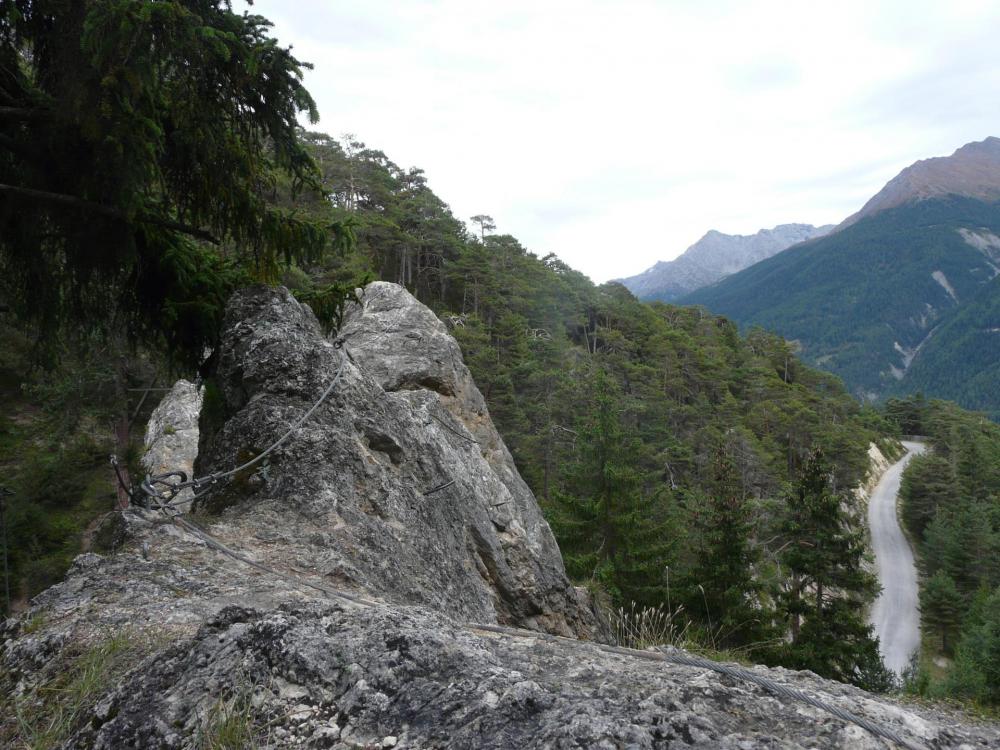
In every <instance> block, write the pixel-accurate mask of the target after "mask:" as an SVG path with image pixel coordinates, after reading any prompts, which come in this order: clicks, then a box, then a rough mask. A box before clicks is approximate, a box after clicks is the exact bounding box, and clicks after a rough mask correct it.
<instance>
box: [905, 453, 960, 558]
mask: <svg viewBox="0 0 1000 750" xmlns="http://www.w3.org/2000/svg"><path fill="white" fill-rule="evenodd" d="M900 493H901V497H902V498H903V506H902V513H903V521H904V522H905V523H906V525H907V527H908V528H909V530H910V532H911V533H912V534H913V535H914V536H915V537H916V538H917V539H920V538H921V537H922V536H923V534H924V529H925V528H927V524H929V523H930V522H931V521H932V520H933V519H934V517H935V515H936V514H937V512H938V508H945V509H949V508H952V507H953V506H954V505H955V503H956V502H957V500H958V484H957V478H956V476H955V472H954V471H953V470H952V465H951V462H949V461H948V460H947V459H946V458H944V457H942V456H938V455H936V454H933V453H930V454H925V455H922V456H915V457H914V458H913V460H912V461H911V465H910V466H909V467H908V468H907V471H906V475H905V476H904V477H903V481H902V483H901V487H900Z"/></svg>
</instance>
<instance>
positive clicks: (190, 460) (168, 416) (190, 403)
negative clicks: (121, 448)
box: [142, 380, 203, 509]
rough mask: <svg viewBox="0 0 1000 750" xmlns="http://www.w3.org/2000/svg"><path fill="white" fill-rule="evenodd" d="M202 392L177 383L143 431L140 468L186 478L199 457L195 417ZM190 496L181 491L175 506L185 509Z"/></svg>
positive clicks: (181, 382)
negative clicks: (143, 448)
mask: <svg viewBox="0 0 1000 750" xmlns="http://www.w3.org/2000/svg"><path fill="white" fill-rule="evenodd" d="M202 397H203V389H201V388H198V387H197V386H196V385H195V384H194V383H190V382H188V381H187V380H178V381H177V382H176V383H175V384H174V387H173V388H171V389H170V391H168V392H167V395H166V396H164V397H163V400H162V401H160V403H159V405H158V406H157V407H156V408H155V409H154V410H153V413H152V414H151V415H150V417H149V423H148V425H147V427H146V452H145V454H143V457H142V465H143V468H145V470H146V472H147V473H149V474H163V473H165V472H169V471H183V472H184V473H185V474H186V475H187V476H188V478H189V479H190V478H191V476H192V472H193V471H194V461H195V458H196V457H197V456H198V417H199V415H200V414H201V403H202ZM192 495H193V493H192V491H191V490H190V489H185V490H181V492H180V493H179V495H178V503H177V504H178V506H179V507H180V508H182V509H186V506H187V504H188V503H190V501H191V497H192Z"/></svg>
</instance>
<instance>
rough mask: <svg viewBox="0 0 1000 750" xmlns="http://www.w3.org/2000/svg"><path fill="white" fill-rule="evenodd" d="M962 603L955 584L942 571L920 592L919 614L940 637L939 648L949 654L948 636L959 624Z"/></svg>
mask: <svg viewBox="0 0 1000 750" xmlns="http://www.w3.org/2000/svg"><path fill="white" fill-rule="evenodd" d="M963 604H964V601H963V599H962V595H961V594H960V593H959V591H958V588H957V587H956V586H955V582H954V581H953V580H952V579H951V577H950V576H948V574H947V573H945V572H944V571H939V572H938V573H935V574H934V575H933V576H932V577H931V578H930V580H928V581H927V583H926V584H925V585H924V588H923V590H922V591H921V592H920V614H921V616H922V618H923V621H924V623H926V624H927V625H928V626H929V627H930V628H931V629H933V630H936V631H937V632H938V633H940V635H941V648H942V650H944V652H945V653H949V652H950V648H951V647H950V644H949V643H948V636H949V635H950V634H951V633H952V632H954V631H955V630H956V629H957V628H958V626H959V624H960V622H961V612H962V607H963Z"/></svg>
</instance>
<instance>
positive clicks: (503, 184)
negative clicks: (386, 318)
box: [235, 0, 1000, 282]
mask: <svg viewBox="0 0 1000 750" xmlns="http://www.w3.org/2000/svg"><path fill="white" fill-rule="evenodd" d="M235 7H237V8H240V7H241V6H240V3H236V4H235ZM244 7H245V6H244ZM253 12H256V13H259V14H261V15H263V16H265V17H267V18H269V19H270V20H271V21H273V22H274V24H275V28H274V34H275V36H276V37H277V38H278V39H279V40H280V41H281V42H282V43H283V44H285V45H292V46H293V49H294V53H295V54H296V56H297V57H298V58H299V59H301V60H306V61H309V62H311V63H312V64H313V65H314V66H315V67H314V69H313V70H311V71H308V72H307V74H306V85H307V88H308V89H309V90H310V92H311V93H312V95H313V97H314V98H315V100H316V103H317V105H318V108H319V111H320V116H321V120H320V122H319V123H318V125H315V126H310V127H312V128H313V129H316V130H321V131H323V132H326V133H329V134H330V135H334V136H340V135H343V134H345V133H352V134H354V135H355V136H356V137H357V138H358V139H359V140H361V141H363V142H365V143H366V144H367V145H368V146H370V147H372V148H376V149H380V150H382V151H384V152H385V153H386V155H387V156H388V157H389V158H390V159H391V160H392V161H394V162H395V163H396V164H398V165H400V166H401V167H404V168H407V167H412V166H415V167H420V168H422V169H423V170H425V172H426V175H427V177H428V181H429V185H430V187H431V188H432V189H433V190H434V192H435V193H436V194H437V195H438V196H439V197H440V198H441V199H442V200H444V201H445V202H447V203H448V204H449V205H450V206H451V208H452V211H453V212H454V214H455V215H456V216H457V217H458V218H460V219H462V220H465V221H468V219H469V217H471V216H473V215H475V214H484V213H485V214H489V215H490V216H492V217H493V218H494V220H495V221H496V225H497V230H496V231H497V232H499V233H505V234H512V235H514V236H515V237H517V238H518V239H519V240H520V241H521V242H522V244H524V245H525V246H526V247H528V248H529V249H530V250H531V251H532V252H535V253H536V254H538V255H545V254H547V253H550V252H553V253H556V254H557V255H558V256H559V257H560V258H562V259H563V260H564V261H566V262H567V263H569V264H570V265H571V266H573V267H574V268H577V269H579V270H581V271H583V272H584V273H586V274H587V275H588V276H590V277H591V278H592V279H593V280H594V281H597V282H603V281H607V280H609V279H612V278H618V277H622V276H629V275H633V274H636V273H639V272H641V271H643V270H645V269H646V268H648V267H649V266H651V265H653V264H654V263H655V262H656V261H658V260H670V259H671V258H674V257H676V256H677V255H679V254H681V253H682V252H683V251H684V250H685V249H686V248H687V247H688V246H689V245H691V244H693V243H694V242H696V241H697V240H698V239H699V238H700V237H701V236H702V235H703V234H704V233H705V232H706V231H708V230H709V229H716V230H718V231H721V232H726V233H730V234H752V233H754V232H756V231H757V230H758V229H761V228H764V227H768V228H769V227H772V226H774V225H776V224H782V223H790V222H803V223H811V224H817V225H818V224H827V223H838V222H840V221H841V220H842V219H844V218H846V217H847V216H848V215H850V214H851V213H853V212H854V211H856V210H857V209H859V208H860V207H861V206H862V205H863V204H864V202H865V201H866V200H867V199H868V198H870V197H871V196H872V195H874V194H875V193H876V192H877V191H878V190H879V189H880V188H881V187H882V186H883V185H884V184H885V183H886V182H887V181H888V180H890V179H891V178H892V177H893V176H895V175H896V174H897V173H898V172H899V171H900V170H901V169H902V168H904V167H906V166H908V165H909V164H911V163H913V162H914V161H916V160H918V159H922V158H927V157H930V156H941V155H945V154H950V153H951V152H953V151H954V150H955V149H956V148H958V147H959V146H961V145H963V144H965V143H968V142H970V141H977V140H982V139H983V138H985V137H987V136H989V135H997V136H1000V45H998V43H997V39H998V38H1000V3H997V2H995V1H994V0H939V1H937V2H923V1H922V0H906V1H905V2H895V1H892V0H881V1H880V0H866V1H865V2H854V1H853V0H840V1H839V2H836V3H831V2H826V3H814V2H802V0H797V1H796V2H763V1H756V0H743V1H742V2H737V1H733V2H728V1H726V0H700V1H699V0H690V1H688V0H661V1H660V2H642V1H639V0H617V1H614V2H612V1H611V0H603V1H597V0H574V1H573V2H562V1H561V0H533V1H532V2H524V1H522V0H505V1H504V2H496V0H494V1H493V2H479V1H478V0H440V1H438V2H423V1H420V0H408V1H406V2H391V1H389V0H359V1H356V2H355V1H352V0H294V1H292V0H284V1H283V2H282V1H280V0H256V2H254V5H253Z"/></svg>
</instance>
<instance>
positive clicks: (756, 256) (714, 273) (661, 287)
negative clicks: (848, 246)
mask: <svg viewBox="0 0 1000 750" xmlns="http://www.w3.org/2000/svg"><path fill="white" fill-rule="evenodd" d="M831 229H833V226H832V225H827V226H822V227H814V226H813V225H812V224H779V225H778V226H776V227H775V228H774V229H761V230H760V231H759V232H757V234H749V235H743V234H723V233H722V232H717V231H715V230H714V229H713V230H711V231H709V232H708V233H707V234H706V235H705V236H704V237H702V238H701V239H700V240H698V241H697V242H696V243H694V244H693V245H691V247H689V248H688V249H687V250H685V251H684V254H683V255H681V256H680V257H678V258H676V259H675V260H670V261H662V260H661V261H660V262H658V263H657V264H656V265H655V266H653V267H652V268H649V269H648V270H646V271H643V272H642V273H640V274H639V275H638V276H630V277H629V278H627V279H621V283H622V284H624V285H625V286H626V287H627V288H628V290H629V291H630V292H632V293H633V294H634V295H635V296H637V297H639V298H640V299H645V300H661V301H663V302H672V301H673V300H675V299H677V298H679V297H683V296H684V295H685V294H688V293H689V292H693V291H694V290H696V289H700V288H701V287H703V286H708V285H709V284H714V283H715V282H716V281H718V280H719V279H722V278H725V277H726V276H729V275H730V274H733V273H736V272H737V271H742V270H743V269H744V268H746V267H748V266H752V265H753V264H754V263H757V262H759V261H762V260H764V259H765V258H770V257H771V256H772V255H774V254H775V253H780V252H781V251H782V250H784V249H786V248H789V247H791V246H792V245H797V244H798V243H800V242H805V241H806V240H811V239H814V238H816V237H822V236H823V235H824V234H826V233H827V232H829V231H830V230H831Z"/></svg>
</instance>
